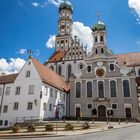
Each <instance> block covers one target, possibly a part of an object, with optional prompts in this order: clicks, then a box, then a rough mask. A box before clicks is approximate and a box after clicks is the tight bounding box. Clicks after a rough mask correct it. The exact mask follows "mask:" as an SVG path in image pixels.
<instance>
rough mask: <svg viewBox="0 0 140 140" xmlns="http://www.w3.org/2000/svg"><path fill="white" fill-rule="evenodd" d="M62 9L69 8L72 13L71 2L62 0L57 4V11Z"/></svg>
mask: <svg viewBox="0 0 140 140" xmlns="http://www.w3.org/2000/svg"><path fill="white" fill-rule="evenodd" d="M63 9H68V10H70V11H71V12H72V13H73V7H72V4H71V3H70V2H69V1H67V0H64V2H62V3H61V4H60V6H59V12H60V11H61V10H63Z"/></svg>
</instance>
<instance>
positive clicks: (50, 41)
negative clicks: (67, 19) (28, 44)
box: [46, 35, 55, 48]
mask: <svg viewBox="0 0 140 140" xmlns="http://www.w3.org/2000/svg"><path fill="white" fill-rule="evenodd" d="M46 47H47V48H54V47H55V35H50V38H49V39H48V41H47V43H46Z"/></svg>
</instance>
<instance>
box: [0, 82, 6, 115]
mask: <svg viewBox="0 0 140 140" xmlns="http://www.w3.org/2000/svg"><path fill="white" fill-rule="evenodd" d="M4 92H5V84H3V91H2V98H1V104H0V115H1V111H2V105H3V98H4Z"/></svg>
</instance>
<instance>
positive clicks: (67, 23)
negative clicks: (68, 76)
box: [55, 0, 73, 51]
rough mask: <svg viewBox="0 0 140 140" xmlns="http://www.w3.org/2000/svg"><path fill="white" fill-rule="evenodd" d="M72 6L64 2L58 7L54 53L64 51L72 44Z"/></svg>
mask: <svg viewBox="0 0 140 140" xmlns="http://www.w3.org/2000/svg"><path fill="white" fill-rule="evenodd" d="M72 14H73V7H72V4H71V3H70V2H69V1H67V0H64V2H62V3H61V4H60V6H59V20H58V34H57V36H56V42H55V48H56V51H65V50H68V48H69V47H70V46H71V44H72V37H71V35H72V24H73V22H72Z"/></svg>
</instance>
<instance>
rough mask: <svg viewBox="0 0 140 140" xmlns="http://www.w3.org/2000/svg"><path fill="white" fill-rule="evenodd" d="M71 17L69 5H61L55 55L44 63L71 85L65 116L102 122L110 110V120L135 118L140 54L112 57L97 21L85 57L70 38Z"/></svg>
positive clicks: (77, 40)
mask: <svg viewBox="0 0 140 140" xmlns="http://www.w3.org/2000/svg"><path fill="white" fill-rule="evenodd" d="M72 14H73V7H72V5H71V3H70V2H69V1H65V2H63V3H61V5H60V7H59V20H58V34H57V35H56V40H55V52H54V54H53V55H52V56H51V57H50V59H49V60H48V61H47V62H46V63H45V65H46V66H47V67H49V68H51V69H52V70H53V71H55V72H56V73H58V74H59V75H61V76H62V77H63V78H64V80H65V81H67V82H69V83H70V93H69V94H68V99H67V116H68V117H79V116H80V115H81V114H82V116H83V117H92V116H93V115H95V116H96V117H101V118H102V117H107V112H108V110H112V111H111V112H113V113H111V116H112V117H113V118H137V117H138V116H139V106H138V98H137V82H136V77H137V78H138V77H139V76H140V53H129V54H113V53H112V52H111V51H110V50H109V49H108V47H107V42H106V25H105V24H104V23H103V22H101V21H100V20H99V21H98V22H97V23H96V24H95V25H93V27H92V36H93V46H92V51H91V52H90V53H87V51H86V49H85V48H84V47H83V45H82V44H81V43H80V40H79V39H78V37H77V36H75V37H72V24H73V22H72ZM138 81H139V80H138Z"/></svg>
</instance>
